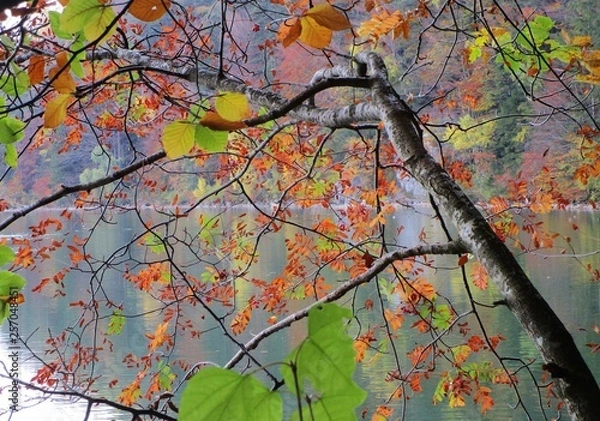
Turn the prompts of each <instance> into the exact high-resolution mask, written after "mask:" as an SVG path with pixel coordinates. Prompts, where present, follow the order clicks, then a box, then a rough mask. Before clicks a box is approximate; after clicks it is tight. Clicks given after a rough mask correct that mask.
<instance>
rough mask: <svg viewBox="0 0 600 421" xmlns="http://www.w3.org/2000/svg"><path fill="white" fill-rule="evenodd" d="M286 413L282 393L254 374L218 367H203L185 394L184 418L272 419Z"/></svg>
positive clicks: (200, 420) (199, 420) (181, 415)
mask: <svg viewBox="0 0 600 421" xmlns="http://www.w3.org/2000/svg"><path fill="white" fill-rule="evenodd" d="M282 416H283V403H282V399H281V396H280V394H279V393H277V392H271V391H269V389H268V388H267V387H266V386H265V385H264V384H262V383H261V382H260V381H259V380H257V379H255V378H254V377H253V376H251V375H249V374H247V375H241V374H238V373H236V372H235V371H231V370H225V369H223V368H218V367H209V368H205V369H203V370H201V371H200V372H199V373H198V374H196V375H195V376H194V377H193V378H192V379H191V380H190V382H189V384H188V386H187V388H186V389H185V391H184V392H183V395H182V396H181V405H180V408H179V420H180V421H203V420H206V421H208V420H211V421H219V420H223V421H225V420H227V421H238V420H239V421H253V420H256V421H270V420H280V419H281V418H282Z"/></svg>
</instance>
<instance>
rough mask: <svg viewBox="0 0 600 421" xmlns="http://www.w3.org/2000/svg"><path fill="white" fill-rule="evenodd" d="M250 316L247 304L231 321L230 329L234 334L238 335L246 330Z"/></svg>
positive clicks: (250, 311)
mask: <svg viewBox="0 0 600 421" xmlns="http://www.w3.org/2000/svg"><path fill="white" fill-rule="evenodd" d="M251 318H252V308H251V307H250V306H249V305H247V306H246V307H244V309H243V310H242V311H240V312H239V313H238V314H237V315H236V316H235V317H234V318H233V320H232V321H231V330H232V332H233V334H234V335H239V334H240V333H242V332H244V330H246V327H247V326H248V323H249V322H250V319H251Z"/></svg>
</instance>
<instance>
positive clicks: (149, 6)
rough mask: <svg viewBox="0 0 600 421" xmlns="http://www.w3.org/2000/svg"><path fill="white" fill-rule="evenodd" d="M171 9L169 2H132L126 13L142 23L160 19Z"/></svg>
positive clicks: (158, 0) (156, 0)
mask: <svg viewBox="0 0 600 421" xmlns="http://www.w3.org/2000/svg"><path fill="white" fill-rule="evenodd" d="M169 7H171V0H133V3H131V6H129V10H128V12H129V13H131V14H132V15H133V16H134V17H136V18H137V19H139V20H143V21H144V22H152V21H154V20H157V19H160V18H161V17H162V16H163V15H164V14H165V13H167V9H168V8H169Z"/></svg>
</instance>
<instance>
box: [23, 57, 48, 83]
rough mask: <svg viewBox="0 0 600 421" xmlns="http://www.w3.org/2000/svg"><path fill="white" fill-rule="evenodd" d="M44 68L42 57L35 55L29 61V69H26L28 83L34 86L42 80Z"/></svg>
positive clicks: (44, 63)
mask: <svg viewBox="0 0 600 421" xmlns="http://www.w3.org/2000/svg"><path fill="white" fill-rule="evenodd" d="M45 68H46V62H45V60H44V57H43V56H40V55H35V56H33V57H31V58H30V59H29V67H28V68H27V74H28V75H29V83H31V84H32V85H35V84H37V83H40V82H41V81H42V80H44V70H45Z"/></svg>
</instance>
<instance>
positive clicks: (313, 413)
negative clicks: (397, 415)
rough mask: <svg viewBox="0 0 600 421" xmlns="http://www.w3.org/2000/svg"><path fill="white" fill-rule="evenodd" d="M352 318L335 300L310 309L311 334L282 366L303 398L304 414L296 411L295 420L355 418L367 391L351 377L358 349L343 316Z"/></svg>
mask: <svg viewBox="0 0 600 421" xmlns="http://www.w3.org/2000/svg"><path fill="white" fill-rule="evenodd" d="M351 318H352V312H351V310H350V309H347V308H344V307H339V306H337V305H335V304H324V305H322V306H319V307H317V308H314V309H312V310H311V311H310V313H309V318H308V338H307V339H305V340H304V342H302V343H301V344H300V345H299V346H298V347H297V348H296V349H295V350H293V351H292V353H291V354H290V355H289V357H288V358H287V359H286V361H287V365H285V366H283V368H282V370H281V371H282V374H283V378H284V380H285V383H286V385H287V386H288V387H291V388H292V390H293V391H294V393H295V394H296V395H298V396H300V397H302V398H303V400H304V402H303V405H302V409H301V411H302V416H300V413H299V411H296V412H295V413H294V415H293V416H292V420H298V419H317V420H325V419H328V420H333V419H336V420H354V419H356V418H355V415H354V408H356V407H357V406H358V405H360V404H361V403H362V402H363V401H364V400H365V399H366V397H367V394H366V392H365V391H364V390H362V389H361V388H360V387H359V386H358V385H357V384H356V383H355V382H354V380H353V379H352V373H353V372H354V368H355V353H354V349H353V347H352V339H351V338H350V337H349V336H348V335H347V334H346V333H345V331H344V328H343V319H351ZM311 417H312V418H311Z"/></svg>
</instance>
